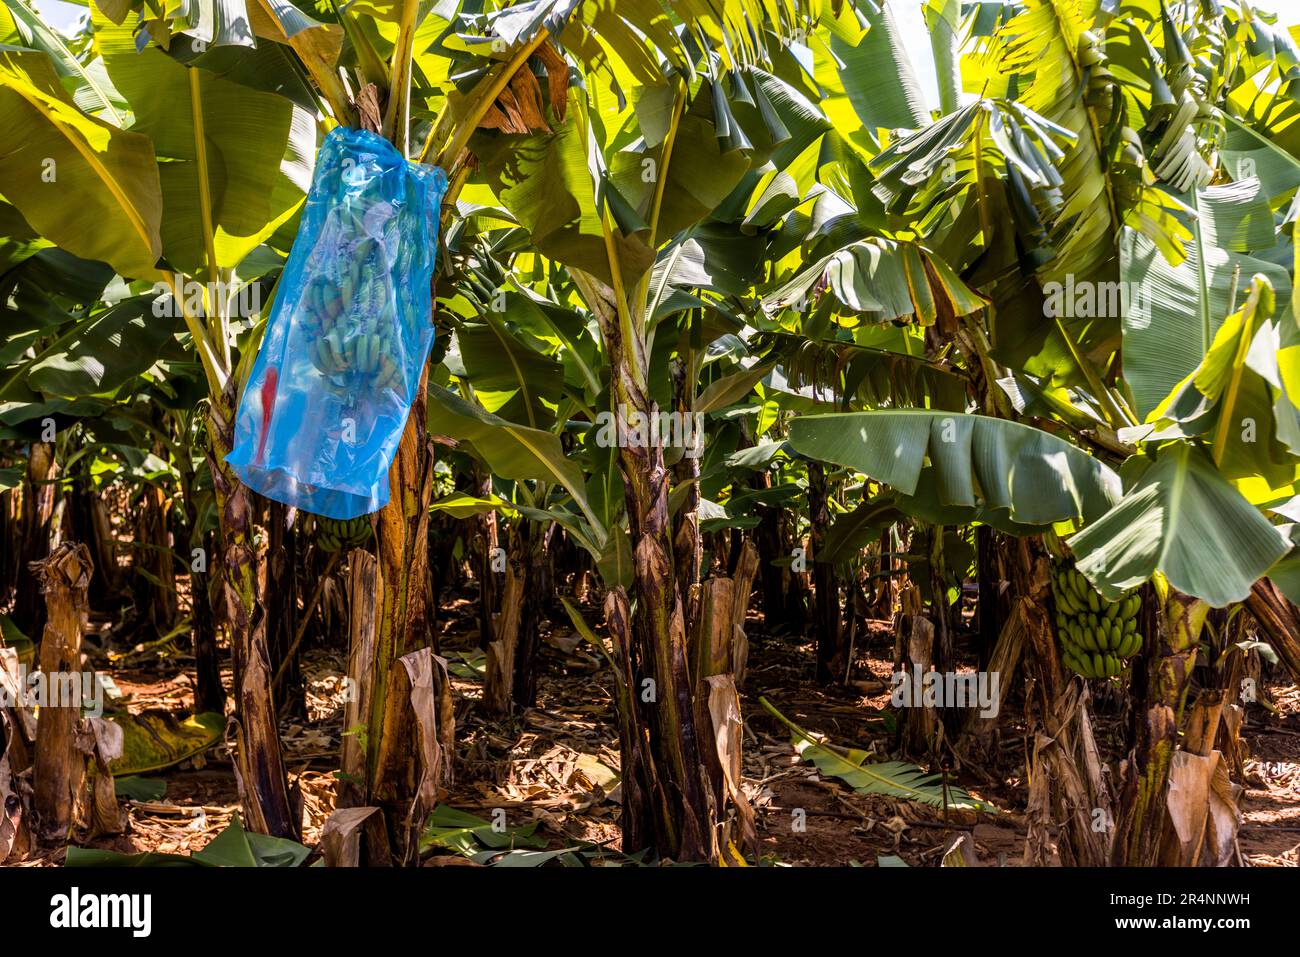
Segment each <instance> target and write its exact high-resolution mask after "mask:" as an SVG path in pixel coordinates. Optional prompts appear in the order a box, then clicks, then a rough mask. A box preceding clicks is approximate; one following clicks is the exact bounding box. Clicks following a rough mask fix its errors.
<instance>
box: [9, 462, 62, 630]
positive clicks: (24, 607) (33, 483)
mask: <svg viewBox="0 0 1300 957" xmlns="http://www.w3.org/2000/svg"><path fill="white" fill-rule="evenodd" d="M58 473H59V467H58V463H57V462H56V461H55V455H54V443H53V442H33V443H32V446H31V452H30V454H29V455H28V457H27V476H26V480H25V481H24V482H23V488H22V491H23V501H22V538H21V539H20V540H19V544H18V556H19V559H18V580H19V581H20V582H21V581H23V580H24V579H25V576H26V575H27V573H28V570H29V566H30V565H31V563H32V562H37V561H41V560H42V559H44V558H45V557H46V556H47V555H48V554H49V553H50V549H51V547H52V545H53V539H52V535H53V533H54V512H55V506H56V504H57V502H58V495H57V491H58V486H57V485H56V484H55V479H56V478H57V477H58ZM12 617H13V621H14V624H15V625H17V626H18V630H19V631H21V632H22V633H23V634H25V635H31V636H32V637H33V638H34V639H35V638H37V637H38V636H39V635H40V633H41V626H42V625H43V624H44V623H45V609H44V607H43V604H42V601H41V596H40V593H39V592H38V591H37V590H36V589H35V588H24V587H21V586H20V587H19V588H18V589H17V592H16V594H15V596H14V609H13V613H12Z"/></svg>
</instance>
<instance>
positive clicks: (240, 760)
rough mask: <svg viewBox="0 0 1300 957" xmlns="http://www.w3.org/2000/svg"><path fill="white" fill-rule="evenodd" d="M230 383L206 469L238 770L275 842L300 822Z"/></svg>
mask: <svg viewBox="0 0 1300 957" xmlns="http://www.w3.org/2000/svg"><path fill="white" fill-rule="evenodd" d="M233 388H234V384H233V380H232V382H231V386H230V389H228V390H227V394H226V395H224V396H222V397H221V400H220V401H218V400H215V399H214V401H213V403H212V406H211V408H210V409H209V412H208V436H209V449H208V467H209V469H210V470H211V472H212V487H213V491H214V493H215V495H216V503H217V521H218V527H219V528H220V533H221V575H222V581H223V584H224V591H225V599H226V601H225V604H226V626H227V629H228V634H229V639H230V651H231V661H232V664H233V666H234V678H235V681H234V688H235V722H236V725H237V736H236V744H237V748H236V755H235V769H236V774H237V777H238V783H239V794H240V804H241V806H242V808H243V812H244V826H245V827H247V828H249V829H250V830H253V831H257V832H259V833H261V834H270V835H272V836H274V837H289V838H296V837H297V836H298V834H299V829H300V817H299V815H298V814H297V813H295V810H294V808H293V805H292V803H291V802H290V800H289V782H288V777H287V776H286V775H285V771H284V761H283V758H282V757H281V753H280V731H279V725H278V722H277V720H276V709H275V698H274V695H273V693H272V675H273V674H274V672H273V671H272V670H271V659H270V655H269V653H268V651H267V642H266V614H265V609H264V608H263V606H262V603H261V601H260V596H259V595H258V592H257V570H256V565H255V562H256V557H257V553H256V549H255V547H254V544H253V522H252V519H253V510H252V503H251V501H250V496H251V493H250V492H249V490H248V489H247V488H245V487H244V485H243V483H241V482H240V481H239V477H238V476H237V475H235V472H234V470H233V469H232V468H231V467H230V466H228V465H227V464H226V455H227V454H229V452H230V450H231V448H232V447H233V438H234V435H233V431H232V430H233V422H234V417H233V410H234V408H235V401H234V396H233Z"/></svg>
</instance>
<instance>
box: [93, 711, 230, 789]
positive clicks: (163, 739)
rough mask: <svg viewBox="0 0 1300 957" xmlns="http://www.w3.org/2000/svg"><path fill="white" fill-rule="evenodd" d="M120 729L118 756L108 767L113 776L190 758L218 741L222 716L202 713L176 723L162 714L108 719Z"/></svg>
mask: <svg viewBox="0 0 1300 957" xmlns="http://www.w3.org/2000/svg"><path fill="white" fill-rule="evenodd" d="M109 720H111V721H112V722H113V723H114V724H117V725H119V726H120V727H121V728H122V736H123V738H124V741H123V745H122V756H121V757H120V758H118V759H117V760H116V761H114V762H113V763H112V764H110V765H109V770H110V771H112V772H113V776H114V777H125V776H126V775H129V774H145V773H147V772H149V771H160V770H162V769H163V768H169V767H171V766H172V765H174V764H180V763H181V762H182V761H185V760H187V759H188V758H192V757H194V756H195V755H196V754H199V753H201V752H203V751H206V750H207V749H208V748H210V747H212V746H213V745H214V744H216V743H217V742H218V741H220V740H221V737H222V735H223V734H224V733H225V730H226V719H225V716H224V715H220V714H216V713H215V712H206V713H204V714H200V715H195V716H194V717H191V718H186V719H185V720H184V721H181V720H178V719H177V718H176V717H175V716H174V715H172V714H169V713H167V712H162V711H148V712H145V713H144V714H137V715H117V716H114V717H112V718H110V719H109Z"/></svg>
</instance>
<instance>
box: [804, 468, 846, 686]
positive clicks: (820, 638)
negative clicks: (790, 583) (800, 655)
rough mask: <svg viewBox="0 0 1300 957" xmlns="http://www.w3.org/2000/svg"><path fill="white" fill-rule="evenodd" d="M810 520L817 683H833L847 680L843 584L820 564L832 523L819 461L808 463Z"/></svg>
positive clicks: (832, 568)
mask: <svg viewBox="0 0 1300 957" xmlns="http://www.w3.org/2000/svg"><path fill="white" fill-rule="evenodd" d="M808 521H809V524H810V525H811V526H812V530H811V532H810V535H809V538H810V544H811V545H812V555H810V556H809V561H811V562H812V574H813V589H814V593H813V631H814V633H815V634H816V636H817V680H818V682H820V683H821V684H830V683H831V682H832V681H835V680H836V679H840V680H842V679H843V677H844V666H845V661H844V648H843V646H842V643H841V636H842V634H843V631H842V629H841V627H840V583H839V580H838V576H837V575H836V574H835V566H834V565H832V564H831V563H830V562H825V561H820V560H819V559H820V557H821V552H822V548H823V546H824V544H825V540H826V526H827V525H829V524H830V506H829V497H828V494H827V488H826V471H825V470H824V469H823V468H822V466H821V463H820V462H809V463H808Z"/></svg>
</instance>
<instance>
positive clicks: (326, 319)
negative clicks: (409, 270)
mask: <svg viewBox="0 0 1300 957" xmlns="http://www.w3.org/2000/svg"><path fill="white" fill-rule="evenodd" d="M378 251H379V247H378V245H377V244H376V242H375V241H374V240H373V239H369V238H367V239H363V240H361V242H359V243H357V245H356V247H355V249H354V250H353V253H352V255H351V256H349V257H348V260H347V263H346V264H345V265H344V266H343V267H342V271H341V273H340V275H338V276H337V277H336V278H331V277H330V276H328V275H317V276H316V277H315V278H314V279H313V280H312V281H311V283H310V284H309V285H308V286H307V292H306V296H305V302H304V303H303V309H302V312H301V316H302V319H301V321H302V324H303V327H304V328H305V329H306V330H307V332H308V333H309V335H310V336H311V345H310V347H309V349H310V353H309V354H310V357H311V362H312V365H314V366H315V367H316V369H317V370H318V371H319V372H320V373H321V375H323V376H324V377H325V379H326V381H328V382H329V383H330V385H332V386H334V387H335V388H336V389H340V390H345V391H362V390H373V391H378V390H381V389H386V388H395V387H397V386H399V385H400V384H401V382H402V370H401V367H400V366H399V365H398V363H397V361H396V360H395V359H394V358H393V352H394V349H393V343H392V341H391V340H390V338H389V335H388V326H389V323H386V322H384V321H383V317H384V316H391V315H392V312H393V309H392V305H391V297H390V295H389V280H388V271H387V269H386V268H385V267H384V264H383V263H382V262H378V263H376V262H374V261H373V260H375V259H376V253H377V252H378Z"/></svg>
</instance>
